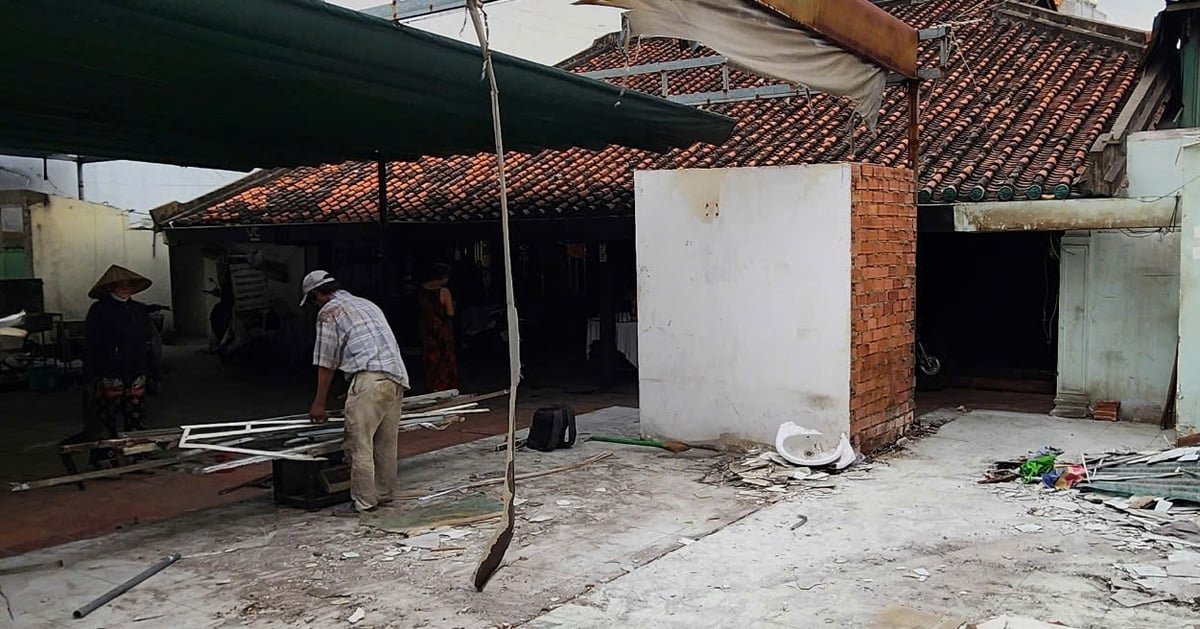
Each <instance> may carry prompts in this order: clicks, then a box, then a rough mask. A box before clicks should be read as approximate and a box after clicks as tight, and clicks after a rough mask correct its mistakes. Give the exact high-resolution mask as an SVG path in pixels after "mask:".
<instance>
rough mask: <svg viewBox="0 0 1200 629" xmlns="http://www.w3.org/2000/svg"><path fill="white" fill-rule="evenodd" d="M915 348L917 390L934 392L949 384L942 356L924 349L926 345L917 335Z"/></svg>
mask: <svg viewBox="0 0 1200 629" xmlns="http://www.w3.org/2000/svg"><path fill="white" fill-rule="evenodd" d="M914 346H915V352H916V372H917V389H918V390H920V391H936V390H938V389H944V388H946V386H947V385H949V384H950V377H949V374H948V373H947V371H946V362H945V360H944V359H943V357H942V356H939V355H937V354H935V353H934V352H932V351H930V350H929V349H927V348H926V344H925V342H924V341H922V340H921V336H920V335H919V334H918V335H917V339H916V343H915V344H914Z"/></svg>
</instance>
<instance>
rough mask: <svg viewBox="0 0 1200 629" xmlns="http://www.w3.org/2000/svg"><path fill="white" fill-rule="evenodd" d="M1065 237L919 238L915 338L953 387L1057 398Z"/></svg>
mask: <svg viewBox="0 0 1200 629" xmlns="http://www.w3.org/2000/svg"><path fill="white" fill-rule="evenodd" d="M1060 239H1061V233H1052V232H1006V233H994V234H969V233H922V234H920V235H919V236H918V240H917V334H918V335H919V337H920V338H921V340H922V342H923V343H924V344H925V345H926V348H927V349H928V350H929V351H932V352H935V353H938V354H939V356H940V357H943V358H944V360H945V362H946V363H947V366H948V376H949V378H950V380H951V381H952V382H953V384H954V385H956V386H966V387H977V388H995V389H1002V390H1019V391H1029V392H1053V390H1054V386H1055V377H1056V371H1057V365H1058V361H1057V358H1058V352H1057V348H1058V311H1057V304H1058V251H1059V241H1060Z"/></svg>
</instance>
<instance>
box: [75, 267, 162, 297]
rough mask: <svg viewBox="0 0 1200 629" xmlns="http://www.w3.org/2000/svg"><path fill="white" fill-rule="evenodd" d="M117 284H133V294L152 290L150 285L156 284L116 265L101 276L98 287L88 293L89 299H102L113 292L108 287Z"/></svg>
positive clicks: (97, 282)
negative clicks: (148, 289)
mask: <svg viewBox="0 0 1200 629" xmlns="http://www.w3.org/2000/svg"><path fill="white" fill-rule="evenodd" d="M117 282H130V283H132V284H133V292H135V293H140V292H142V291H144V290H146V289H147V288H150V285H151V284H153V283H154V282H151V281H150V278H147V277H142V276H141V275H138V274H137V273H134V272H133V271H130V270H129V269H127V268H125V267H123V266H117V265H115V264H114V265H112V266H110V267H108V270H107V271H105V272H104V275H101V276H100V279H98V280H96V285H95V286H93V287H92V290H90V291H88V297H91V298H92V299H100V298H101V297H104V296H105V295H107V294H108V293H109V292H111V291H109V290H108V286H109V285H110V284H116V283H117Z"/></svg>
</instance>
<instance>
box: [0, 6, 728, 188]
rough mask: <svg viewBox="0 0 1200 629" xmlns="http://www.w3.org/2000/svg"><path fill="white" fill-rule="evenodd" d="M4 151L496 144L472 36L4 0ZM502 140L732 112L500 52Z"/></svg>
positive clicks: (711, 134) (652, 127)
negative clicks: (646, 92) (456, 37)
mask: <svg viewBox="0 0 1200 629" xmlns="http://www.w3.org/2000/svg"><path fill="white" fill-rule="evenodd" d="M0 28H2V32H3V34H4V42H5V46H4V48H5V53H4V54H3V55H0V75H2V76H4V77H5V88H4V95H3V98H0V153H12V154H24V155H50V154H62V153H71V154H79V155H87V156H92V157H109V158H121V159H134V160H140V161H149V162H162V163H170V164H181V165H191V166H204V167H212V168H227V169H250V168H254V167H273V166H296V165H303V164H317V163H332V162H341V161H344V160H351V159H355V160H367V159H373V158H375V155H376V151H379V152H380V153H381V155H382V156H383V157H384V158H385V159H388V160H404V159H409V158H415V157H417V156H420V155H437V156H444V155H452V154H473V153H479V152H484V151H489V150H492V149H493V146H494V144H493V137H492V120H491V111H490V106H489V95H488V94H489V93H488V87H487V84H486V82H484V81H482V80H481V63H482V62H481V57H480V53H479V49H478V48H477V47H475V46H471V45H468V44H464V43H461V42H457V41H454V40H450V39H447V38H444V37H440V36H436V35H431V34H428V33H424V32H421V31H417V30H415V29H412V28H408V27H404V26H395V25H393V24H391V23H390V22H388V21H386V20H382V19H379V18H376V17H372V16H368V15H363V14H360V13H358V12H355V11H351V10H348V9H344V8H341V7H337V6H334V5H330V4H326V3H325V2H321V1H320V0H203V1H196V0H87V1H86V2H80V1H79V0H0ZM494 59H495V64H496V74H497V77H498V80H499V84H500V89H501V108H502V119H503V123H504V133H505V141H506V146H507V147H508V148H509V149H511V150H518V151H526V152H534V151H538V150H541V149H544V148H565V147H569V146H580V147H588V148H601V147H603V146H607V145H609V144H620V145H625V146H631V147H638V148H645V149H650V150H659V151H661V150H665V149H668V148H671V147H677V146H688V145H691V144H694V143H696V142H710V143H721V142H723V141H724V140H725V139H726V138H728V137H729V134H730V133H731V132H732V130H733V124H734V122H733V120H731V119H729V118H726V117H724V116H719V115H716V114H712V113H709V112H705V111H702V110H698V109H694V108H691V107H687V106H683V105H678V104H673V103H669V102H667V101H665V100H662V99H659V98H656V97H652V96H647V95H644V94H640V93H636V92H632V91H629V92H622V91H621V89H620V88H619V87H617V86H614V85H610V84H607V83H604V82H601V81H596V80H592V79H586V78H583V77H580V76H576V75H573V74H570V73H567V72H563V71H561V70H558V69H555V68H551V67H547V66H543V65H539V64H536V63H532V62H528V61H524V60H521V59H517V58H514V57H509V56H506V55H500V54H495V55H494Z"/></svg>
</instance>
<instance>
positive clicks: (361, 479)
mask: <svg viewBox="0 0 1200 629" xmlns="http://www.w3.org/2000/svg"><path fill="white" fill-rule="evenodd" d="M301 288H302V289H303V291H304V298H303V299H302V300H301V301H300V305H301V307H303V306H304V304H305V303H307V302H308V300H309V298H310V297H311V298H312V299H313V301H315V302H316V304H317V306H318V307H319V308H320V311H319V312H318V313H317V342H316V346H315V347H314V348H313V364H314V365H316V366H317V395H316V399H314V400H313V403H312V408H310V409H309V415H310V416H311V417H312V420H313V422H315V423H323V422H325V421H326V419H327V415H326V409H325V403H326V399H327V398H328V397H329V385H330V383H332V382H333V373H334V371H339V370H340V371H342V372H343V373H345V375H346V379H347V380H349V381H350V383H351V384H350V392H349V394H348V395H347V398H346V413H345V414H346V419H345V422H346V427H345V431H346V434H345V438H344V449H345V451H346V456H347V457H349V459H350V497H351V498H352V500H353V502H352V503H350V504H346V505H342V506H341V507H339V508H337V509H334V515H341V516H353V515H356V514H358V513H359V512H363V511H370V510H372V509H374V508H375V507H377V506H379V505H380V504H383V503H386V502H389V501H390V500H391V497H392V490H393V488H394V487H395V485H396V450H397V436H398V433H399V430H400V427H399V424H400V406H401V402H402V400H403V399H404V390H405V389H407V388H408V386H409V383H408V370H407V369H405V367H404V360H403V359H402V358H401V357H400V346H399V345H398V344H397V343H396V337H395V335H393V334H392V329H391V328H390V327H389V326H388V322H387V319H386V318H385V317H384V316H383V311H382V310H380V309H379V306H376V305H375V304H373V303H371V302H370V301H367V300H366V299H363V298H361V297H355V296H354V295H351V294H350V293H349V292H347V291H345V290H342V288H341V286H339V285H338V283H337V280H335V279H334V278H333V276H332V275H330V274H329V273H328V272H326V271H319V270H318V271H313V272H312V273H309V274H308V275H306V276H305V277H304V281H303V282H302V283H301Z"/></svg>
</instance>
